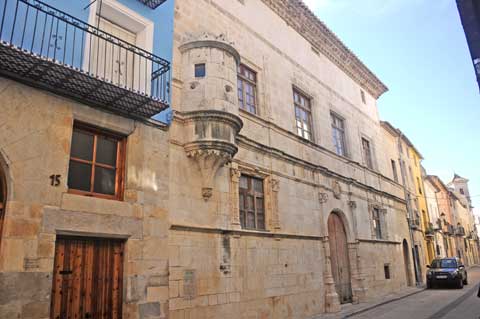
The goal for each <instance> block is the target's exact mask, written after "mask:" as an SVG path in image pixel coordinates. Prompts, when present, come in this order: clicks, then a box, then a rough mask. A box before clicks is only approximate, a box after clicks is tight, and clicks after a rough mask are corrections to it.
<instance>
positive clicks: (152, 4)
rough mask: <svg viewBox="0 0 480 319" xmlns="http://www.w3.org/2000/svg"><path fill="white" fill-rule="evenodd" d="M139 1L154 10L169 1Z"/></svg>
mask: <svg viewBox="0 0 480 319" xmlns="http://www.w3.org/2000/svg"><path fill="white" fill-rule="evenodd" d="M138 1H140V2H141V3H143V4H144V5H146V6H148V7H150V8H152V9H156V8H157V7H159V6H160V5H162V4H163V3H165V2H166V1H167V0H138Z"/></svg>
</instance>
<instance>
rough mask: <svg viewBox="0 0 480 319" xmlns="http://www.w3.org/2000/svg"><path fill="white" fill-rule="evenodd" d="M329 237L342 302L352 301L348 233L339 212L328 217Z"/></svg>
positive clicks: (332, 263)
mask: <svg viewBox="0 0 480 319" xmlns="http://www.w3.org/2000/svg"><path fill="white" fill-rule="evenodd" d="M328 238H329V243H330V261H331V266H332V275H333V279H334V280H335V288H336V290H337V294H338V296H339V297H340V303H342V304H343V303H349V302H352V284H351V277H350V261H349V257H348V244H347V234H346V232H345V227H344V225H343V222H342V220H341V219H340V216H338V215H337V214H330V217H329V218H328Z"/></svg>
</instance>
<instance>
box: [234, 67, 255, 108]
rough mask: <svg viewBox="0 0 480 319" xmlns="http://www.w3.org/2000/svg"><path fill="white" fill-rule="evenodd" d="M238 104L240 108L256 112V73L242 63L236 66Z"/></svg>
mask: <svg viewBox="0 0 480 319" xmlns="http://www.w3.org/2000/svg"><path fill="white" fill-rule="evenodd" d="M238 105H239V106H240V108H241V109H242V110H245V111H247V112H250V113H253V114H258V109H257V73H255V72H254V71H253V70H251V69H249V68H248V67H246V66H245V65H243V64H240V65H239V66H238Z"/></svg>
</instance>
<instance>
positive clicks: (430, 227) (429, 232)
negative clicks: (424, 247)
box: [425, 223, 435, 237]
mask: <svg viewBox="0 0 480 319" xmlns="http://www.w3.org/2000/svg"><path fill="white" fill-rule="evenodd" d="M425 235H426V236H428V237H432V236H434V235H435V229H434V228H433V224H432V223H428V224H427V226H426V227H425Z"/></svg>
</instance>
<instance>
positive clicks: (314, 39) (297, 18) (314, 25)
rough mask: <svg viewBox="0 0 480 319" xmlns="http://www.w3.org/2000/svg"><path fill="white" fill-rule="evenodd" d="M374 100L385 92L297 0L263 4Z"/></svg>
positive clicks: (367, 70) (343, 46)
mask: <svg viewBox="0 0 480 319" xmlns="http://www.w3.org/2000/svg"><path fill="white" fill-rule="evenodd" d="M262 1H263V2H264V3H265V4H266V5H267V6H269V7H270V8H271V9H272V10H273V11H274V12H275V13H277V14H278V15H279V16H280V17H281V18H282V19H284V20H285V21H286V22H287V24H288V25H290V26H291V27H292V28H293V29H295V30H296V31H297V32H298V33H300V34H301V35H302V36H303V37H304V38H305V39H306V40H307V41H309V42H310V43H311V44H312V45H313V47H315V48H316V49H317V50H319V51H320V52H321V53H322V54H323V55H325V56H326V57H327V58H328V59H330V60H331V61H332V62H333V63H335V64H336V65H337V66H338V67H339V68H340V69H341V70H343V71H344V72H345V73H347V74H348V75H349V76H351V77H352V79H354V80H355V81H356V82H357V83H358V84H360V85H361V86H362V87H363V88H365V90H367V91H368V92H369V93H370V94H372V95H373V96H374V97H375V98H379V97H380V96H381V95H382V94H383V93H385V92H386V91H387V90H388V88H387V87H386V86H385V84H383V83H382V82H381V81H380V80H379V79H378V78H377V77H376V76H375V74H373V73H372V71H370V70H369V69H368V68H367V67H366V66H365V64H363V63H362V61H360V59H358V58H357V56H356V55H355V54H354V53H353V52H352V51H350V50H349V49H348V48H347V47H346V46H345V45H344V44H343V43H342V42H341V41H340V40H339V39H338V37H337V36H335V34H334V33H333V32H332V31H330V29H328V28H327V26H326V25H325V24H324V23H323V22H322V21H320V20H319V19H318V18H317V17H316V16H315V14H313V13H312V11H310V10H309V9H308V7H306V6H305V4H304V3H303V2H302V1H300V0H262Z"/></svg>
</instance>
